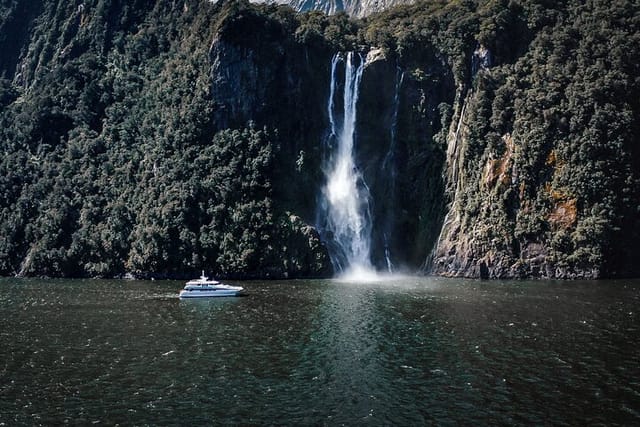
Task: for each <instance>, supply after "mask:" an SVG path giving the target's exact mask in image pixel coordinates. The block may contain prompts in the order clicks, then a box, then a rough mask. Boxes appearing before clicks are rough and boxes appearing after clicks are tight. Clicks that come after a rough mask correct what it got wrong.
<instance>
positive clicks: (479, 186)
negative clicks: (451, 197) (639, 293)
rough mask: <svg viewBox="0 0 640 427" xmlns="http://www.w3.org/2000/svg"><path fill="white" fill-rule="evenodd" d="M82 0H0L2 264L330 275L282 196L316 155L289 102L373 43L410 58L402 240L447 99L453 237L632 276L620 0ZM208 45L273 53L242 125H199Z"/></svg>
mask: <svg viewBox="0 0 640 427" xmlns="http://www.w3.org/2000/svg"><path fill="white" fill-rule="evenodd" d="M81 3H82V4H80V2H73V1H72V2H42V1H36V2H28V1H26V0H16V1H12V2H4V3H3V4H2V5H0V77H2V78H0V149H1V150H2V152H3V153H4V155H3V156H2V158H0V274H5V275H7V274H25V275H50V276H61V275H76V276H114V275H122V274H124V273H125V272H132V273H134V274H136V275H141V276H145V275H152V274H158V275H164V276H170V275H177V274H186V273H191V272H195V271H199V270H200V269H202V268H204V269H206V270H208V271H211V272H212V273H215V274H225V275H239V276H245V277H246V276H265V275H272V276H276V275H283V274H285V273H286V274H289V275H318V274H326V273H327V271H326V269H327V266H328V260H327V259H326V251H325V250H324V248H323V247H322V245H321V244H320V241H319V239H318V237H317V235H316V234H315V231H314V230H313V229H312V228H311V227H309V226H308V225H307V224H305V220H309V218H308V216H309V207H308V205H310V204H311V203H312V202H309V200H307V199H309V198H311V199H312V198H313V197H312V196H309V195H305V196H301V195H298V193H299V192H300V190H301V189H304V188H305V187H308V186H310V185H312V184H314V183H316V182H317V177H316V175H318V174H319V163H320V158H321V154H320V151H319V148H318V147H317V145H318V143H317V141H300V140H299V139H300V138H299V137H300V136H301V135H308V134H309V133H304V131H301V130H300V129H303V130H304V129H308V128H312V127H313V128H314V131H316V132H317V128H320V127H322V126H323V125H322V120H324V119H323V118H321V117H320V118H319V117H318V115H317V114H316V115H315V116H314V117H310V118H309V120H307V119H306V118H301V117H303V116H302V113H300V111H308V109H309V106H310V105H312V104H314V103H315V104H317V105H320V106H321V107H320V108H324V105H326V99H325V98H323V97H324V96H326V93H327V87H325V86H327V85H328V81H327V79H328V63H329V62H328V61H329V58H330V55H331V54H332V53H333V52H335V51H338V50H343V51H345V50H358V51H361V52H366V51H367V50H368V49H369V48H370V47H378V48H382V50H383V52H384V53H385V55H386V57H387V59H388V60H389V61H390V62H394V64H393V67H395V65H396V64H397V65H398V66H399V67H400V68H401V69H402V70H403V71H405V74H404V75H405V81H404V83H403V90H405V91H406V93H404V94H403V96H402V102H403V103H404V104H402V106H401V108H400V112H401V114H400V116H401V117H399V118H398V135H399V137H402V138H404V140H402V141H400V142H399V143H400V144H404V145H403V147H405V148H404V150H405V151H406V152H403V153H401V154H402V155H403V156H404V159H405V162H406V165H400V166H403V167H401V168H399V170H400V171H401V172H400V174H401V176H400V177H399V181H398V182H401V183H403V185H404V187H403V188H402V189H401V190H400V194H402V195H403V197H404V198H405V199H407V200H409V202H406V203H405V207H409V208H410V209H408V210H407V209H405V210H404V211H403V212H402V215H403V218H402V221H401V222H402V224H404V225H403V226H405V227H406V229H405V230H404V232H405V233H406V235H407V238H411V239H416V240H422V241H420V242H417V243H416V242H413V245H412V246H411V245H407V247H410V246H411V247H419V248H421V251H423V252H424V251H425V250H426V248H429V247H431V246H432V245H433V241H435V239H436V238H437V235H438V232H437V231H438V230H436V228H437V227H436V226H435V225H434V224H435V223H436V222H437V221H438V220H436V219H433V218H441V217H442V216H443V215H442V206H443V205H444V204H445V203H444V202H445V201H444V200H442V192H443V191H444V186H445V183H444V182H442V174H441V170H440V167H444V163H445V161H446V158H445V157H446V156H445V153H446V151H447V143H448V142H450V140H451V139H450V135H449V130H450V129H453V130H454V131H455V130H456V125H455V124H454V125H453V126H452V121H453V120H458V118H459V116H460V114H461V110H462V105H463V104H464V107H465V109H464V111H465V114H464V117H462V119H463V120H460V128H461V129H462V131H461V132H460V141H459V146H458V147H456V148H457V149H458V151H459V153H458V157H457V158H456V161H457V160H459V161H460V164H459V165H458V164H457V163H456V166H460V167H459V168H458V169H457V170H456V174H459V176H458V177H457V179H458V182H455V183H449V184H450V185H452V186H456V187H457V191H458V192H457V193H456V197H457V200H458V201H459V212H456V213H455V214H456V215H458V214H459V217H460V222H461V224H460V225H461V229H460V230H457V231H456V233H458V235H460V236H462V235H465V236H467V237H468V241H469V242H472V244H469V246H471V249H470V251H475V252H474V253H476V254H479V255H480V256H482V255H484V254H486V253H492V254H501V256H504V257H505V258H509V259H511V261H513V263H516V262H521V261H522V260H521V259H520V258H521V256H524V255H522V254H521V253H520V251H521V249H522V248H526V247H528V246H530V245H533V244H535V245H538V244H539V245H541V246H542V247H544V249H545V251H546V252H545V256H546V257H547V259H548V260H551V262H552V263H553V265H554V266H555V267H557V268H560V269H565V270H566V271H569V272H570V273H567V274H566V275H567V276H570V275H571V274H574V273H575V274H574V276H576V275H580V274H582V273H580V272H595V273H594V274H593V275H603V274H628V273H629V272H633V271H637V267H635V266H634V260H633V259H632V258H633V256H634V254H636V253H637V241H638V239H639V238H640V231H638V230H640V227H637V225H638V224H637V219H638V217H639V214H640V212H639V211H638V206H639V205H640V190H639V189H640V185H639V184H640V182H639V177H640V160H639V159H640V149H639V147H638V144H637V140H638V135H639V134H640V124H639V120H638V117H640V96H639V95H640V79H639V78H638V65H637V64H639V63H640V48H639V46H640V10H639V6H638V4H637V2H635V1H631V0H616V1H604V0H590V1H587V2H584V1H579V0H571V1H567V2H553V1H549V0H519V1H515V0H481V1H469V0H468V1H445V0H438V1H419V2H416V3H415V4H411V5H406V6H402V7H398V8H395V9H392V10H388V11H386V12H383V13H380V14H376V15H374V16H370V17H368V18H365V19H362V20H353V19H350V18H349V17H348V16H346V15H345V14H336V15H334V16H326V15H323V14H321V13H318V12H310V13H305V14H295V13H294V12H293V11H292V10H291V9H290V8H288V7H283V6H277V5H264V4H263V5H254V4H250V3H249V2H246V1H228V2H220V3H218V4H213V3H212V2H209V1H204V0H179V1H159V2H151V1H148V0H134V1H130V2H118V1H108V0H87V1H83V2H81ZM31 6H32V7H31ZM18 24H20V25H18ZM214 39H215V40H224V42H226V43H229V44H231V45H234V46H239V47H241V48H248V50H241V49H240V50H239V52H245V53H246V52H253V51H255V52H258V51H259V53H258V54H252V55H254V56H252V58H253V59H252V60H254V61H256V62H255V64H256V66H261V65H262V64H261V63H260V61H267V60H272V61H273V63H269V66H271V67H272V69H271V70H270V71H269V73H264V74H259V73H258V74H256V76H258V77H260V78H261V77H263V76H267V77H269V78H271V80H272V83H271V84H272V85H271V86H269V91H266V90H265V93H266V95H265V97H264V99H263V98H256V99H257V100H258V101H259V102H261V103H264V105H262V104H261V105H259V106H256V108H257V107H260V109H261V110H260V111H261V112H263V113H262V115H261V116H260V117H259V118H257V119H256V120H258V123H259V124H258V126H254V125H251V124H247V123H245V122H244V120H245V119H243V120H238V121H236V122H234V121H233V120H230V123H234V126H235V128H234V129H221V128H220V123H217V122H216V121H215V120H216V119H215V117H217V115H218V114H220V115H222V113H221V112H220V111H219V110H217V109H219V108H221V107H220V104H219V103H218V102H217V101H219V99H218V98H216V97H217V96H219V94H217V93H212V89H211V88H212V79H213V80H214V81H215V79H218V78H223V77H224V76H211V75H210V72H211V70H212V63H211V61H212V60H213V59H214V58H211V57H210V55H211V52H210V47H211V42H212V40H214ZM265 47H266V48H265ZM479 47H482V48H484V49H486V50H487V51H488V52H490V54H491V61H490V66H489V67H488V68H487V69H483V68H482V67H480V66H479V65H478V61H479V59H478V57H477V56H474V52H475V51H476V49H478V48H479ZM301 52H302V53H301ZM272 54H273V55H272ZM294 55H298V56H294ZM303 55H304V67H306V68H305V70H307V71H306V72H309V73H316V74H314V77H317V78H315V79H314V83H313V84H314V85H315V86H313V87H312V88H310V89H305V90H300V91H299V92H298V93H299V94H304V95H301V96H300V98H302V97H304V98H306V99H293V100H292V99H285V100H282V99H279V98H278V97H282V96H285V94H284V93H283V92H282V89H283V88H284V87H286V85H287V84H288V85H291V86H295V87H298V86H301V85H302V84H303V83H304V81H303V80H302V79H298V77H299V76H296V75H294V73H293V72H292V70H298V68H293V67H291V66H290V62H291V61H292V60H291V58H302V57H303ZM271 56H273V58H270V57H271ZM288 61H289V62H288ZM318 64H320V65H318ZM301 67H302V66H301ZM322 67H325V68H322ZM300 69H301V68H300ZM309 70H311V71H309ZM245 71H246V70H245ZM256 76H248V77H247V76H244V75H243V76H240V77H241V78H240V79H238V81H240V82H242V81H244V80H242V78H244V77H246V80H247V81H251V82H253V81H260V82H261V79H260V78H258V77H256ZM274 76H276V77H277V78H276V77H274ZM252 78H253V80H251V79H252ZM284 81H286V82H287V83H286V84H285V83H283V82H284ZM273 82H275V83H273ZM245 89H246V88H245ZM250 89H254V88H250ZM255 89H256V91H257V89H261V88H255ZM288 95H290V93H289V92H287V93H286V96H288ZM365 98H366V97H364V96H363V97H362V99H365ZM281 101H282V102H285V104H281V103H280V102H281ZM281 105H286V106H287V108H288V109H290V110H292V111H282V109H283V108H284V107H282V106H281ZM230 109H232V108H231V107H230ZM294 109H295V110H298V111H295V114H293V110H294ZM231 113H233V111H232V112H231ZM238 114H240V113H238ZM361 117H365V115H363V116H361ZM274 118H275V119H274ZM270 120H271V121H270ZM277 130H279V131H277ZM508 144H512V145H508ZM373 145H375V144H373ZM426 165H428V168H427V167H426ZM502 166H504V171H500V170H499V168H500V167H502ZM492 168H493V169H492ZM494 169H495V171H497V172H495V176H492V174H493V172H494ZM498 172H504V174H503V178H497V176H498V175H499V173H498ZM292 176H294V177H295V179H294V178H292ZM291 181H298V182H291ZM496 183H498V184H496ZM427 184H430V185H435V186H437V188H436V187H433V188H427V187H426V186H427ZM457 184H460V185H457ZM295 197H299V198H300V199H302V198H304V197H306V199H305V200H304V201H303V202H298V204H296V202H295V201H292V200H293V199H294V198H295ZM303 205H304V206H303ZM425 205H428V206H425ZM574 210H575V212H574ZM301 211H304V212H305V213H306V216H307V217H306V218H304V219H303V218H301V217H300V216H299V215H301V213H300V212H301ZM415 230H418V233H413V232H414V231H415ZM415 234H417V235H418V237H416V236H415ZM421 253H422V252H421ZM411 256H412V255H411V254H409V255H408V257H411ZM412 262H414V263H416V262H419V261H416V260H412ZM634 268H635V270H634ZM589 274H591V273H589ZM583 275H584V274H583Z"/></svg>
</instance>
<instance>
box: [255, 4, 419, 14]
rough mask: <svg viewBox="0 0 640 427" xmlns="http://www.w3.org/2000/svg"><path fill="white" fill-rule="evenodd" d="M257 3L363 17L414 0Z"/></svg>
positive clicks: (300, 10)
mask: <svg viewBox="0 0 640 427" xmlns="http://www.w3.org/2000/svg"><path fill="white" fill-rule="evenodd" d="M254 1H255V2H256V3H276V4H287V5H289V6H291V7H292V8H293V9H295V10H297V11H298V12H308V11H310V10H319V11H321V12H324V13H326V14H329V15H332V14H334V13H337V12H345V13H347V14H348V15H350V16H354V17H358V18H362V17H365V16H368V15H371V14H372V13H376V12H382V11H383V10H386V9H389V8H391V7H393V6H397V5H401V4H409V3H413V1H414V0H254Z"/></svg>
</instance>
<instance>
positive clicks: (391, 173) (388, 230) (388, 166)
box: [382, 67, 404, 273]
mask: <svg viewBox="0 0 640 427" xmlns="http://www.w3.org/2000/svg"><path fill="white" fill-rule="evenodd" d="M403 81H404V72H403V71H402V70H401V69H400V67H397V68H396V87H395V95H394V98H393V113H392V114H393V115H392V117H391V127H390V128H389V138H390V139H389V150H387V154H386V156H385V158H384V161H383V162H382V173H383V174H384V175H386V177H387V180H388V183H389V184H388V185H389V187H390V203H388V205H387V206H388V207H387V212H385V218H386V219H385V226H384V228H385V231H384V235H383V237H384V258H385V262H386V265H387V271H388V272H389V273H393V271H394V269H395V268H394V265H393V261H392V254H391V247H390V244H389V236H390V235H393V218H394V212H393V206H394V205H395V203H396V201H395V198H396V194H395V185H396V184H395V183H396V178H397V174H398V171H397V169H396V164H395V153H396V133H397V127H398V110H399V108H400V87H401V86H402V82H403Z"/></svg>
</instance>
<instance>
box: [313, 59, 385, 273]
mask: <svg viewBox="0 0 640 427" xmlns="http://www.w3.org/2000/svg"><path fill="white" fill-rule="evenodd" d="M340 63H343V64H344V67H345V70H344V84H343V85H342V88H343V97H342V102H343V105H342V107H343V108H342V122H341V125H340V124H338V122H337V117H338V115H339V114H340V111H339V110H338V109H337V108H336V104H337V101H336V92H337V91H338V89H339V87H340V82H339V81H338V73H337V68H338V65H339V64H340ZM363 69H364V60H363V58H362V56H361V55H357V54H354V53H353V52H349V53H347V54H346V58H345V57H344V55H342V54H336V55H335V56H334V57H333V59H332V61H331V86H330V93H329V102H328V105H327V113H328V117H329V124H330V127H331V129H330V130H329V137H328V144H327V145H328V151H329V153H328V156H327V159H326V161H325V165H324V173H325V178H326V183H325V185H324V187H323V188H322V192H321V195H320V203H319V213H318V229H319V230H320V233H321V235H322V237H323V240H324V241H325V242H327V245H328V248H329V254H330V256H331V262H332V263H333V267H334V269H335V271H336V272H339V273H347V272H352V271H358V272H371V271H372V270H373V267H372V265H371V259H370V252H371V213H370V207H369V198H370V196H369V189H368V188H367V185H366V183H365V182H364V179H363V177H362V174H361V173H360V171H359V170H358V167H357V165H356V161H355V154H354V148H355V147H354V145H355V132H356V107H357V103H358V90H359V86H360V80H361V78H362V71H363Z"/></svg>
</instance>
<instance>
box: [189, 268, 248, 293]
mask: <svg viewBox="0 0 640 427" xmlns="http://www.w3.org/2000/svg"><path fill="white" fill-rule="evenodd" d="M243 290H244V288H242V287H241V286H231V285H225V284H222V283H220V282H218V281H217V280H209V278H208V277H207V276H205V275H204V271H203V272H202V276H200V278H199V279H193V280H189V281H188V282H187V283H186V284H185V285H184V288H183V289H182V290H181V291H180V298H211V297H236V296H240V295H242V294H243Z"/></svg>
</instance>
